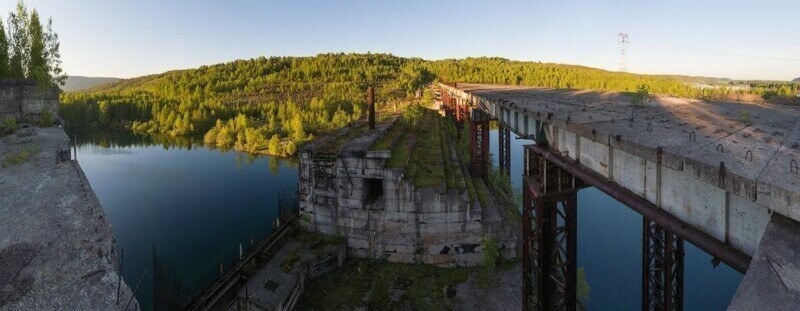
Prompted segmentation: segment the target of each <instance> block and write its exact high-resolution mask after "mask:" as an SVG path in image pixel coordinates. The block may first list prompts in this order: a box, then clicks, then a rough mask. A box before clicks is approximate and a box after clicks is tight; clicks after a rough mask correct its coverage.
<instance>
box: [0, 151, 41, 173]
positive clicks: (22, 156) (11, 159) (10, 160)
mask: <svg viewBox="0 0 800 311" xmlns="http://www.w3.org/2000/svg"><path fill="white" fill-rule="evenodd" d="M38 152H39V150H38V149H37V148H34V147H27V148H24V149H22V150H20V151H19V152H17V153H15V154H11V155H8V156H6V157H5V159H3V162H2V163H0V167H2V168H6V167H9V166H13V165H19V164H22V163H25V162H27V161H28V160H29V159H30V158H31V156H33V155H34V154H36V153H38Z"/></svg>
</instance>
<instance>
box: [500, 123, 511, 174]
mask: <svg viewBox="0 0 800 311" xmlns="http://www.w3.org/2000/svg"><path fill="white" fill-rule="evenodd" d="M497 138H498V139H497V146H498V150H497V151H498V152H497V160H498V161H497V163H498V165H497V166H498V168H499V169H500V172H502V173H503V174H505V175H506V176H509V175H511V130H509V128H508V127H507V126H505V125H503V124H502V123H499V128H498V129H497Z"/></svg>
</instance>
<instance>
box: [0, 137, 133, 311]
mask: <svg viewBox="0 0 800 311" xmlns="http://www.w3.org/2000/svg"><path fill="white" fill-rule="evenodd" d="M20 152H23V153H28V154H29V155H28V156H26V157H24V161H23V162H22V163H19V164H10V165H9V164H8V162H5V160H6V159H7V157H9V156H14V155H19V154H20ZM0 162H4V163H6V165H7V167H0V309H10V310H109V309H123V308H124V306H125V303H126V302H127V301H128V299H129V298H130V297H131V290H130V288H128V286H127V285H126V284H125V282H124V281H123V282H122V284H121V294H120V301H121V303H120V304H119V305H117V304H116V293H117V284H118V282H119V281H120V280H119V278H118V275H117V273H116V270H115V263H116V252H115V240H114V235H113V233H112V231H111V226H110V225H109V222H108V220H107V219H106V216H105V214H104V212H103V209H102V208H101V206H100V203H99V202H98V200H97V197H96V196H95V194H94V192H93V191H92V189H91V187H90V186H89V183H88V181H87V180H86V177H85V176H84V175H83V172H82V170H81V168H80V166H79V165H78V163H77V162H75V161H70V160H69V139H68V138H67V135H66V133H64V131H63V130H62V129H61V128H26V129H21V130H18V131H17V133H16V134H13V135H11V136H7V137H0ZM132 305H133V307H134V308H138V303H136V301H135V299H134V302H133V303H132Z"/></svg>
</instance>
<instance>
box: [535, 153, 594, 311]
mask: <svg viewBox="0 0 800 311" xmlns="http://www.w3.org/2000/svg"><path fill="white" fill-rule="evenodd" d="M524 164H525V167H524V174H525V176H524V177H523V199H522V201H523V203H522V204H523V217H522V226H523V229H522V230H523V246H522V248H523V249H522V258H523V259H522V260H523V291H524V295H525V297H524V299H523V307H524V309H525V310H575V309H576V308H577V304H578V301H577V297H576V289H577V274H576V272H577V254H578V242H577V241H578V240H577V238H578V236H577V228H578V189H580V188H582V187H583V182H582V181H581V180H579V179H576V178H575V176H573V175H572V174H569V173H568V172H566V171H565V170H563V169H561V168H559V167H558V166H556V165H554V164H552V163H550V162H549V161H547V160H546V159H544V158H541V157H538V156H536V155H535V154H533V153H532V152H527V149H526V152H525V161H524Z"/></svg>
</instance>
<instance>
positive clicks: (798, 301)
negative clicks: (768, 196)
mask: <svg viewBox="0 0 800 311" xmlns="http://www.w3.org/2000/svg"><path fill="white" fill-rule="evenodd" d="M799 256H800V226H798V225H797V223H796V222H794V221H792V220H791V219H788V218H786V217H784V216H781V215H778V214H773V215H772V220H770V223H769V225H767V230H766V232H764V237H763V238H762V240H761V244H760V245H759V247H758V250H757V251H756V253H755V255H754V256H753V261H752V262H751V263H750V269H748V270H747V274H745V276H744V279H743V280H742V284H741V285H739V289H737V290H736V295H735V296H734V297H733V300H732V301H731V304H730V306H729V307H728V309H729V310H756V309H767V310H796V309H797V307H798V306H800V260H798V257H799Z"/></svg>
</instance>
